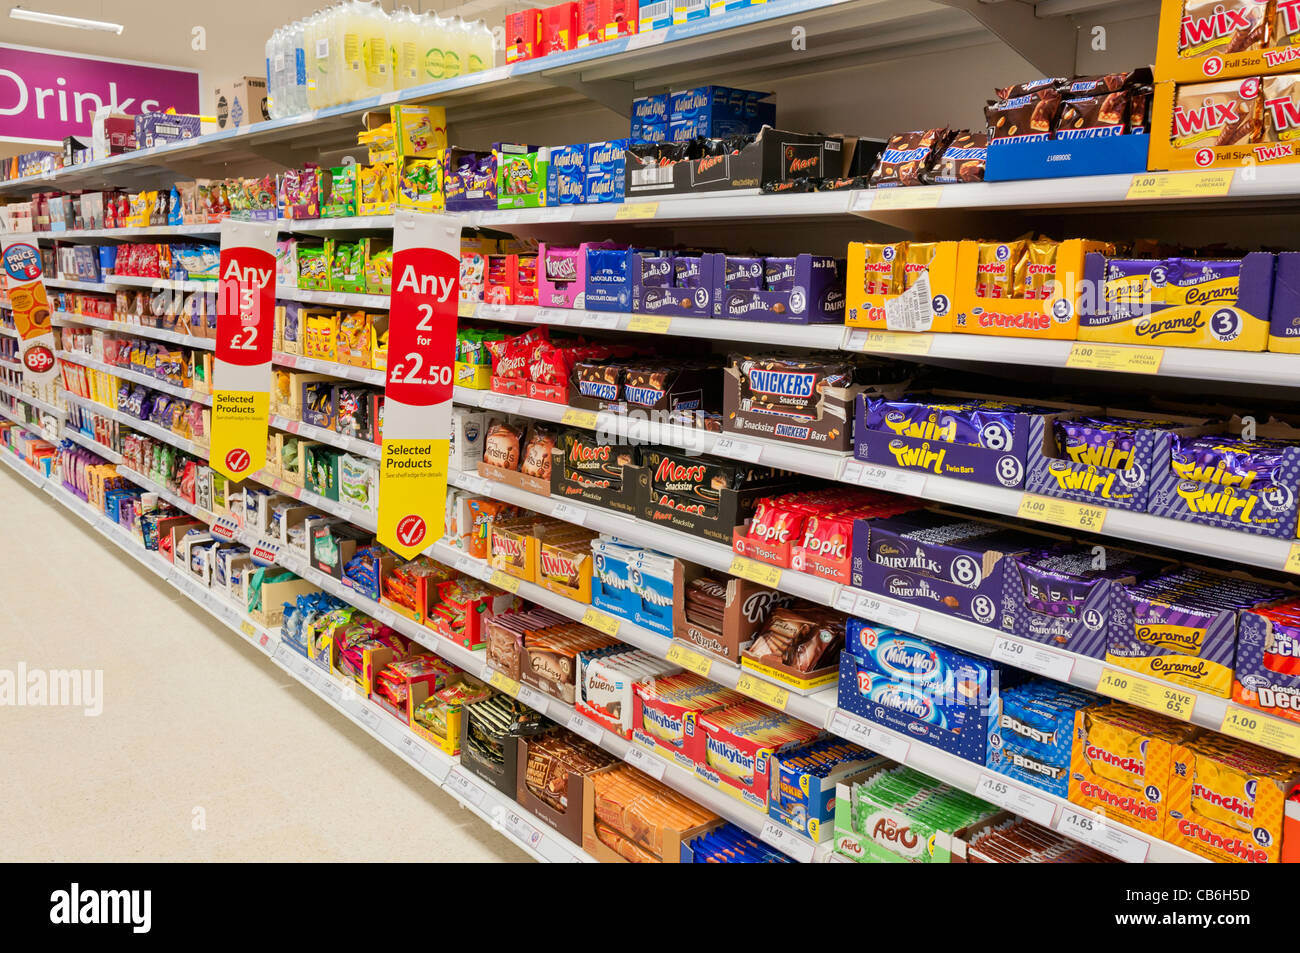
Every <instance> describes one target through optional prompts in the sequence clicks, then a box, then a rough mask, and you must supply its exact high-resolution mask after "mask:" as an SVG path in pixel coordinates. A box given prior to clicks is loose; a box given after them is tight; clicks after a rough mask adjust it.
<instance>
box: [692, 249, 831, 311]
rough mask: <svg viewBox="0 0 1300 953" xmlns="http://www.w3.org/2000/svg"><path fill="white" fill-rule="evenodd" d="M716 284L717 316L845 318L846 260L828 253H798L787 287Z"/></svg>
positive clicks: (724, 277) (724, 267)
mask: <svg viewBox="0 0 1300 953" xmlns="http://www.w3.org/2000/svg"><path fill="white" fill-rule="evenodd" d="M726 264H727V263H726V261H725V260H724V262H723V270H722V276H721V277H722V282H721V284H719V285H718V286H717V287H715V288H714V292H713V294H714V298H715V300H716V301H717V302H718V306H717V307H716V308H715V309H714V312H715V313H714V315H713V316H714V317H715V318H726V319H728V320H732V321H769V322H777V323H781V324H839V323H841V322H843V320H844V262H843V261H840V260H839V259H837V258H831V257H829V256H827V255H809V254H807V253H805V254H801V255H797V256H795V259H794V278H793V281H792V283H791V285H790V288H789V290H787V291H763V290H749V289H744V288H728V287H727V286H726V271H727V269H726Z"/></svg>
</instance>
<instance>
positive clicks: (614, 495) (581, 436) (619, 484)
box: [550, 430, 641, 513]
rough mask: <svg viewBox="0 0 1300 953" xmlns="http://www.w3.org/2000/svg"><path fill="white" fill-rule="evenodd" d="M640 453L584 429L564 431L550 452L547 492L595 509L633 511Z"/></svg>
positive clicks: (636, 507)
mask: <svg viewBox="0 0 1300 953" xmlns="http://www.w3.org/2000/svg"><path fill="white" fill-rule="evenodd" d="M640 459H641V455H640V450H639V449H638V448H637V447H636V446H634V445H632V444H623V443H611V442H610V441H609V440H608V439H603V438H600V437H597V436H596V435H595V434H593V433H592V432H590V431H586V430H565V431H564V432H562V433H561V435H560V442H559V444H558V445H557V446H556V447H555V449H554V450H553V451H552V461H551V490H550V492H551V493H552V494H553V495H555V496H558V497H563V498H565V499H577V500H582V501H583V502H584V503H591V504H593V505H595V506H603V507H605V508H606V509H612V510H618V511H620V512H623V513H633V512H636V511H637V509H638V506H639V493H638V485H637V473H638V472H639V464H640Z"/></svg>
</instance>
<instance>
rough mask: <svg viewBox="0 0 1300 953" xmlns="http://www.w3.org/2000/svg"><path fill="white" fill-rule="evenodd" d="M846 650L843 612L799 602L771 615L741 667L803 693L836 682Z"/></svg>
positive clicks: (746, 652)
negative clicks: (841, 659)
mask: <svg viewBox="0 0 1300 953" xmlns="http://www.w3.org/2000/svg"><path fill="white" fill-rule="evenodd" d="M843 647H844V615H843V613H840V612H836V611H835V610H833V609H827V608H825V607H823V606H816V605H813V604H812V603H805V602H795V603H793V604H791V605H788V606H784V607H782V608H779V609H775V610H774V611H773V612H772V614H771V615H770V616H768V619H767V621H766V622H765V623H764V624H763V627H762V628H761V629H760V630H758V634H757V635H755V636H754V641H753V642H751V643H750V644H749V646H748V647H747V648H745V649H744V650H743V651H742V652H741V665H742V667H744V668H748V669H753V670H754V671H757V672H760V673H762V674H763V675H764V676H766V677H768V678H770V679H772V680H773V681H776V682H779V683H781V684H784V685H787V686H789V687H792V688H794V689H795V690H796V691H799V692H801V693H802V692H807V691H812V690H815V689H817V688H820V687H822V686H824V685H829V684H830V683H831V682H834V681H835V680H836V678H837V672H838V666H839V658H840V650H841V649H842V648H843Z"/></svg>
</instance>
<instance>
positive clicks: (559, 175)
mask: <svg viewBox="0 0 1300 953" xmlns="http://www.w3.org/2000/svg"><path fill="white" fill-rule="evenodd" d="M586 186H587V146H586V144H585V143H578V144H577V145H573V146H555V147H553V148H552V149H551V162H550V165H548V166H547V167H546V195H547V201H548V202H549V203H550V204H551V205H581V204H582V202H583V195H584V193H585V191H586Z"/></svg>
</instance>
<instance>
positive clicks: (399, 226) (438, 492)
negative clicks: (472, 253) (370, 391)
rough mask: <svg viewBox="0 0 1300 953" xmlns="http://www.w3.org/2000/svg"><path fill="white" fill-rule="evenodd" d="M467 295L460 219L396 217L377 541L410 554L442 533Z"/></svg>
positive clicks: (403, 214)
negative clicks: (459, 323)
mask: <svg viewBox="0 0 1300 953" xmlns="http://www.w3.org/2000/svg"><path fill="white" fill-rule="evenodd" d="M459 299H460V223H459V222H458V221H457V220H456V219H455V218H453V217H451V216H449V215H431V214H425V213H418V212H406V211H399V212H398V213H397V215H396V217H395V218H394V221H393V278H392V294H391V296H390V302H389V315H388V372H387V378H386V379H385V381H384V431H383V442H382V445H381V448H380V462H379V533H378V537H379V542H381V543H382V544H384V545H385V546H387V547H388V548H390V549H392V550H393V551H394V552H396V553H397V554H398V555H400V556H402V557H404V558H407V559H409V558H411V557H413V556H415V555H417V554H418V553H420V552H421V551H423V550H424V549H426V548H427V547H428V546H429V545H430V544H431V543H433V542H434V541H436V540H438V539H441V538H442V534H443V515H444V512H445V497H446V495H447V462H448V455H449V453H450V441H451V397H452V393H453V391H454V378H455V364H456V320H457V317H458V314H457V311H458V307H459Z"/></svg>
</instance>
